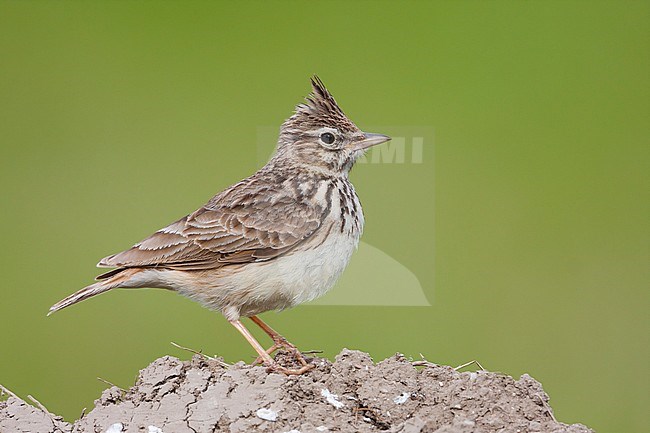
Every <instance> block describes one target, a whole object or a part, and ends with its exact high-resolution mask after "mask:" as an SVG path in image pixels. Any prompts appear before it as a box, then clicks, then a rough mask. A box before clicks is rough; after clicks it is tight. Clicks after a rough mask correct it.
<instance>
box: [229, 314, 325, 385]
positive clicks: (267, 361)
mask: <svg viewBox="0 0 650 433" xmlns="http://www.w3.org/2000/svg"><path fill="white" fill-rule="evenodd" d="M229 322H230V324H231V325H232V326H234V327H235V329H237V330H238V331H239V332H240V333H241V335H243V336H244V338H245V339H246V341H248V343H249V344H250V345H251V346H253V349H255V351H256V352H257V354H258V355H259V358H258V359H261V361H262V362H263V363H264V365H266V366H267V368H268V369H269V370H272V371H277V372H280V373H284V374H303V373H305V372H306V371H309V370H311V369H312V368H313V367H314V366H313V365H311V364H307V365H303V366H302V367H301V368H299V369H297V370H292V369H289V368H285V367H282V366H281V365H278V363H277V362H275V360H274V359H273V358H271V355H269V354H268V353H267V352H266V351H265V350H264V348H263V347H262V345H261V344H260V343H259V342H258V341H257V340H256V339H255V337H253V335H252V334H251V333H250V332H249V331H248V329H246V327H245V326H244V324H243V323H241V321H239V320H229Z"/></svg>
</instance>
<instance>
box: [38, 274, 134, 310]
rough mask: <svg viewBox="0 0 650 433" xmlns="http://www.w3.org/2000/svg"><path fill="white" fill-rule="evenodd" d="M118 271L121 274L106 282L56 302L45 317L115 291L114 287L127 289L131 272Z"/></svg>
mask: <svg viewBox="0 0 650 433" xmlns="http://www.w3.org/2000/svg"><path fill="white" fill-rule="evenodd" d="M120 271H121V272H119V273H117V274H115V275H112V276H111V277H110V278H108V279H106V280H103V281H100V282H97V283H95V284H91V285H90V286H87V287H84V288H83V289H81V290H79V291H77V292H75V293H73V294H72V295H70V296H68V297H66V298H64V299H62V300H60V301H59V302H57V303H56V304H54V305H52V306H51V307H50V311H49V312H48V313H47V315H48V316H49V315H50V314H52V313H55V312H57V311H59V310H62V309H64V308H66V307H69V306H70V305H73V304H76V303H77V302H81V301H84V300H86V299H88V298H91V297H93V296H97V295H99V294H102V293H104V292H108V291H109V290H111V289H115V288H116V287H129V286H128V279H129V277H131V276H132V274H133V271H131V272H129V271H127V272H124V271H125V269H121V270H120ZM111 272H114V271H111ZM100 277H103V275H100Z"/></svg>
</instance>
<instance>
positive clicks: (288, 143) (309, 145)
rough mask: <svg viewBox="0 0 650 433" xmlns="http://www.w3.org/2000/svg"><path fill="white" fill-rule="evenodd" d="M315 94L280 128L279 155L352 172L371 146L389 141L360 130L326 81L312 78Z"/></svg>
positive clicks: (316, 165)
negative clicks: (335, 97) (342, 108)
mask: <svg viewBox="0 0 650 433" xmlns="http://www.w3.org/2000/svg"><path fill="white" fill-rule="evenodd" d="M311 85H312V93H311V94H310V95H309V96H308V97H307V98H306V101H305V103H303V104H299V105H298V106H297V107H296V110H295V112H294V114H293V115H292V116H291V117H290V118H288V119H287V120H286V121H285V122H284V123H283V124H282V127H281V129H280V138H279V140H278V147H277V150H276V157H277V158H281V159H283V160H286V159H289V160H291V162H292V163H296V164H300V165H305V166H311V167H314V168H320V169H322V170H326V171H332V172H343V173H347V172H349V171H350V169H351V168H352V166H353V165H354V162H355V161H356V160H357V158H359V156H361V155H362V154H363V153H364V152H365V151H366V150H367V149H368V148H370V147H372V146H375V145H377V144H381V143H384V142H386V141H388V140H390V137H388V136H386V135H382V134H372V133H367V132H363V131H361V130H360V129H359V128H358V127H357V126H356V125H355V124H354V123H353V122H352V121H351V120H350V119H348V117H347V116H346V115H345V114H344V113H343V111H342V110H341V108H340V107H339V106H338V104H337V103H336V101H335V100H334V98H333V97H332V95H331V94H330V93H329V92H328V91H327V89H326V88H325V85H324V84H323V82H322V81H321V80H320V78H318V77H317V76H314V77H313V78H312V79H311Z"/></svg>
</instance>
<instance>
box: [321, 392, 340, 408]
mask: <svg viewBox="0 0 650 433" xmlns="http://www.w3.org/2000/svg"><path fill="white" fill-rule="evenodd" d="M320 395H322V396H323V397H325V400H326V401H327V402H328V403H329V404H331V405H332V406H334V407H335V408H337V409H341V408H342V407H344V406H345V404H343V403H341V402H340V401H339V396H338V395H336V394H332V393H331V392H330V390H329V389H327V388H324V389H321V390H320Z"/></svg>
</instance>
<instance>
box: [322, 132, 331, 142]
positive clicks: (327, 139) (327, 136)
mask: <svg viewBox="0 0 650 433" xmlns="http://www.w3.org/2000/svg"><path fill="white" fill-rule="evenodd" d="M320 141H322V142H323V143H325V144H332V143H334V134H332V133H331V132H323V133H322V134H321V135H320Z"/></svg>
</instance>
